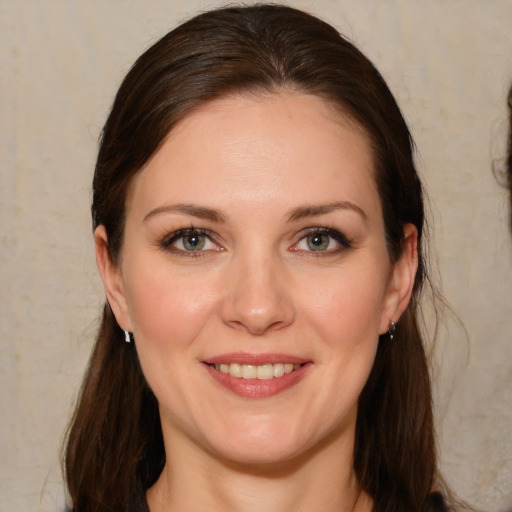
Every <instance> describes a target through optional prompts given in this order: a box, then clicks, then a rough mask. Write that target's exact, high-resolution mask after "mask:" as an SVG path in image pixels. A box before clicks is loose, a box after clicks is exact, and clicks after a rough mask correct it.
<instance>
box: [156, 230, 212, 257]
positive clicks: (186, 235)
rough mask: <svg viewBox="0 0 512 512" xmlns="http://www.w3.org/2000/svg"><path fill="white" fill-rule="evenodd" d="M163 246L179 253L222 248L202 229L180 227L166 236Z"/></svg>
mask: <svg viewBox="0 0 512 512" xmlns="http://www.w3.org/2000/svg"><path fill="white" fill-rule="evenodd" d="M162 246H163V247H164V248H165V249H168V250H172V251H174V252H177V253H180V252H181V253H187V252H188V253H194V252H197V253H200V252H205V251H218V250H221V248H220V247H219V246H218V245H217V244H215V243H214V242H213V241H212V238H211V235H210V234H209V233H208V232H207V231H205V230H202V229H196V228H189V229H180V230H179V231H175V232H174V233H172V234H171V235H169V236H168V237H166V238H165V239H164V240H163V242H162Z"/></svg>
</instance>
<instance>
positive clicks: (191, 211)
mask: <svg viewBox="0 0 512 512" xmlns="http://www.w3.org/2000/svg"><path fill="white" fill-rule="evenodd" d="M162 213H179V214H182V215H192V216H193V217H198V218H199V219H206V220H210V221H212V222H216V223H218V224H224V223H225V222H226V218H227V217H226V214H225V213H223V212H222V211H220V210H215V209H213V208H205V207H204V206H196V205H194V204H187V203H179V204H168V205H164V206H159V207H158V208H155V209H154V210H151V211H150V212H149V213H148V214H146V215H145V216H144V219H143V222H146V221H147V220H148V219H150V218H151V217H154V216H155V215H160V214H162Z"/></svg>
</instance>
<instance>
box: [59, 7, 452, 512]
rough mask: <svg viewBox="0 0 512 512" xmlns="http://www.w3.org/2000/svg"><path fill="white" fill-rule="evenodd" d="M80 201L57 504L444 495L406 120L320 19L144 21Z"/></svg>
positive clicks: (352, 502)
mask: <svg viewBox="0 0 512 512" xmlns="http://www.w3.org/2000/svg"><path fill="white" fill-rule="evenodd" d="M92 215H93V226H94V230H95V231H94V233H95V244H96V254H97V262H98V267H99V270H100V273H101V276H102V279H103V282H104V286H105V291H106V295H107V303H106V305H105V308H104V313H103V319H102V324H101V327H100V331H99V333H98V338H97V341H96V345H95V348H94V351H93V354H92V357H91V361H90V364H89V369H88V371H87V374H86V376H85V380H84V383H83V387H82V393H81V396H80V399H79V402H78V405H77V408H76V411H75V415H74V418H73V421H72V425H71V427H70V431H69V437H68V443H67V450H66V458H65V469H66V478H67V483H68V488H69V493H70V497H71V501H72V508H73V510H75V511H80V512H82V511H88V512H89V511H99V510H101V511H107V510H108V511H110V510H112V511H114V510H115V511H119V510H130V511H135V510H137V511H138V510H148V507H149V510H151V512H159V511H163V510H171V511H182V510H236V511H251V510H255V509H256V508H257V509H258V510H260V509H265V510H267V511H272V510H304V511H312V510H322V511H331V510H332V511H338V510H354V511H370V510H373V511H379V512H380V511H394V512H396V511H409V512H410V511H415V510H418V511H419V510H443V509H444V505H443V500H442V498H441V496H440V494H439V493H437V492H435V490H436V489H437V487H438V486H439V485H440V482H439V479H438V475H437V468H436V457H435V453H436V448H435V440H434V428H433V419H432V407H431V393H430V382H429V374H428V368H427V361H426V356H425V352H424V348H423V343H422V338H421V334H420V330H419V327H418V320H417V308H418V296H419V293H420V291H421V288H422V285H423V282H424V280H425V279H426V275H425V266H424V261H423V252H422V240H423V237H422V234H423V223H424V212H423V200H422V188H421V183H420V180H419V178H418V175H417V173H416V170H415V167H414V163H413V152H412V141H411V137H410V135H409V132H408V129H407V127H406V125H405V122H404V120H403V118H402V115H401V113H400V111H399V109H398V107H397V105H396V103H395V100H394V98H393V96H392V95H391V93H390V92H389V90H388V88H387V86H386V85H385V83H384V81H383V80H382V78H381V76H380V75H379V73H378V72H377V71H376V69H375V68H374V67H373V66H372V64H371V63H370V62H369V61H368V59H366V57H364V56H363V55H362V54H361V53H360V52H359V51H358V50H357V49H356V48H355V47H354V46H353V45H352V44H350V43H349V42H347V41H346V40H345V39H343V38H342V37H341V36H340V35H339V34H338V33H337V32H336V31H335V30H334V29H333V28H332V27H331V26H329V25H327V24H326V23H324V22H322V21H320V20H318V19H316V18H314V17H312V16H310V15H307V14H305V13H302V12H300V11H297V10H294V9H291V8H288V7H280V6H269V5H266V6H265V5H263V6H254V7H248V8H227V9H221V10H217V11H212V12H208V13H205V14H202V15H200V16H197V17H196V18H194V19H192V20H190V21H189V22H187V23H185V24H183V25H181V26H180V27H178V28H177V29H175V30H174V31H172V32H170V33H169V34H167V35H166V36H164V37H163V38H162V39H161V40H160V41H159V42H157V43H156V44H155V45H154V46H153V47H151V48H150V49H149V50H147V51H146V52H145V53H144V54H143V55H142V56H141V57H140V58H139V59H138V60H137V62H136V63H135V65H134V66H133V68H132V69H131V70H130V72H129V73H128V75H127V76H126V78H125V80H124V81H123V83H122V85H121V87H120V89H119V92H118V94H117V96H116V99H115V102H114V105H113V107H112V111H111V113H110V115H109V118H108V120H107V123H106V125H105V127H104V130H103V133H102V138H101V145H100V151H99V155H98V161H97V165H96V171H95V176H94V183H93V205H92Z"/></svg>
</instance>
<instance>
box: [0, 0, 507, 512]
mask: <svg viewBox="0 0 512 512" xmlns="http://www.w3.org/2000/svg"><path fill="white" fill-rule="evenodd" d="M221 3H222V2H219V1H201V0H182V1H178V0H124V1H119V0H69V1H65V0H16V1H15V0H0V41H1V42H2V44H1V45H0V283H1V284H0V320H1V321H0V340H1V341H0V344H1V345H0V379H1V386H0V411H1V419H0V453H1V461H0V510H5V511H7V510H19V511H23V510H41V511H52V512H53V511H56V510H60V509H61V508H62V505H63V485H62V483H61V477H60V470H59V462H58V452H59V447H60V444H61V441H62V437H63V432H64V429H65V425H66V422H67V420H68V417H69V414H70V410H71V405H72V403H73V401H74V399H75V397H76V394H77V390H78V386H79V383H80V379H81V375H82V372H83V369H84V366H85V363H86V359H87V357H88V354H89V351H90V348H91V345H92V340H93V337H94V332H95V329H96V326H97V318H98V314H99V310H100V305H101V302H102V300H103V292H102V288H101V285H100V281H99V278H98V277H97V275H96V270H95V263H94V256H93V244H92V238H91V232H90V222H89V201H90V181H91V176H92V169H93V166H94V160H95V152H96V148H97V138H98V135H99V132H100V129H101V127H102V124H103V122H104V120H105V118H106V114H107V111H108V109H109V106H110V104H111V102H112V99H113V95H114V94H115V91H116V89H117V86H118V85H119V82H120V80H121V78H122V76H123V75H124V74H125V72H126V71H127V70H128V68H129V67H130V65H131V64H132V62H133V60H134V59H135V58H136V57H137V56H138V55H139V54H140V53H141V51H142V50H143V49H145V48H146V47H147V46H148V45H150V44H151V43H152V42H154V41H155V40H156V39H157V38H158V37H159V36H161V35H163V34H164V33H165V32H166V31H167V30H168V29H169V28H171V27H173V26H174V25H175V24H176V23H177V22H179V21H181V20H184V19H186V18H187V17H189V16H190V15H191V14H193V13H195V12H197V11H198V10H201V9H206V8H208V7H212V6H216V5H221ZM283 3H287V4H289V5H293V6H297V7H302V8H306V9H309V10H311V11H312V12H314V13H317V14H318V15H320V16H321V17H323V18H325V19H326V20H327V21H330V22H332V23H333V24H335V25H336V26H337V27H338V28H339V29H340V30H341V31H342V32H343V33H345V34H346V35H347V36H348V37H349V38H351V39H353V40H354V41H355V43H356V44H357V45H358V46H359V47H360V48H361V49H362V50H363V51H364V52H366V54H367V55H368V56H369V57H370V58H371V59H372V60H373V61H374V63H375V64H376V65H377V67H378V68H379V69H380V70H381V72H382V73H383V75H384V77H385V79H386V80H387V81H388V83H389V85H390V87H391V89H392V90H393V91H394V92H395V94H396V96H397V99H398V101H399V104H400V105H401V107H402V108H403V111H404V114H405V116H406V118H407V120H408V122H409V123H410V127H411V130H412V133H413V135H414V137H415V139H416V143H417V146H418V164H419V167H420V169H421V171H422V174H423V176H424V180H425V183H426V185H427V188H428V190H429V195H430V200H431V209H432V214H431V217H432V219H431V224H432V231H433V242H434V249H435V251H436V253H437V258H438V262H439V263H438V268H439V273H440V275H441V279H442V285H443V292H444V294H445V297H446V298H447V300H448V302H449V303H450V305H451V306H452V308H453V311H454V312H455V313H456V315H458V317H459V319H460V320H461V322H462V323H463V325H464V328H465V330H464V328H463V327H462V326H461V324H460V323H458V322H457V321H456V320H455V319H454V317H453V316H449V318H448V323H447V324H446V327H445V328H443V329H442V332H441V336H440V341H439V343H438V345H437V349H436V350H437V352H436V353H437V359H436V361H437V363H436V367H437V371H436V375H437V388H436V413H437V417H438V429H439V432H440V436H441V459H442V467H443V470H444V473H445V475H446V478H447V480H448V482H449V483H450V484H451V485H453V487H454V488H455V489H456V490H457V491H458V492H459V494H460V495H461V496H462V497H463V498H466V499H468V500H470V501H472V502H473V503H474V504H475V505H476V506H478V507H482V508H485V509H487V510H501V509H504V508H506V507H510V506H512V440H511V435H510V430H511V428H510V425H512V300H511V299H510V296H511V291H510V290H511V289H512V241H511V240H512V237H511V234H510V232H508V230H507V222H506V219H507V215H508V212H507V203H506V193H505V191H504V190H503V189H501V188H500V187H499V185H498V184H497V183H496V181H495V180H494V178H493V175H492V171H491V165H492V162H493V160H496V161H497V166H498V168H499V165H500V161H499V159H500V158H503V157H504V155H505V134H506V113H507V110H506V92H507V88H508V85H509V83H510V82H512V31H511V29H510V28H511V22H512V2H510V0H493V1H492V2H483V1H481V0H450V1H449V2H446V1H444V0H430V1H428V2H427V1H418V2H413V1H411V0H389V1H386V2H383V1H378V0H361V1H358V0H316V1H315V0H310V1H302V0H295V1H293V0H290V1H285V2H283Z"/></svg>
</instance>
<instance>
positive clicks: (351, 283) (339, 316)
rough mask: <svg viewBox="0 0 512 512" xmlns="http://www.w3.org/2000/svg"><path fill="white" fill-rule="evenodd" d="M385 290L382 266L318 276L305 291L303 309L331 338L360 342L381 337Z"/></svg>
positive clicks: (303, 293)
mask: <svg viewBox="0 0 512 512" xmlns="http://www.w3.org/2000/svg"><path fill="white" fill-rule="evenodd" d="M385 291H386V276H385V275H383V273H382V270H381V269H380V270H379V271H378V272H372V268H371V267H368V266H366V267H361V268H360V269H359V268H357V267H356V268H351V269H350V271H346V272H345V271H343V269H341V270H340V271H339V272H333V273H332V274H330V275H329V276H324V277H322V278H321V279H317V281H316V282H315V286H314V287H309V288H308V289H305V290H303V291H302V295H303V304H305V305H304V309H306V310H307V311H309V314H310V316H311V318H312V321H314V322H315V324H316V325H317V326H318V327H319V328H321V329H323V330H325V331H327V332H328V333H329V336H328V337H329V338H331V339H345V340H347V341H349V340H353V341H354V342H357V341H358V339H361V341H364V340H365V339H368V337H370V338H371V339H374V338H378V332H379V328H380V323H381V315H382V312H383V308H384V300H385ZM313 319H314V320H313Z"/></svg>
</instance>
